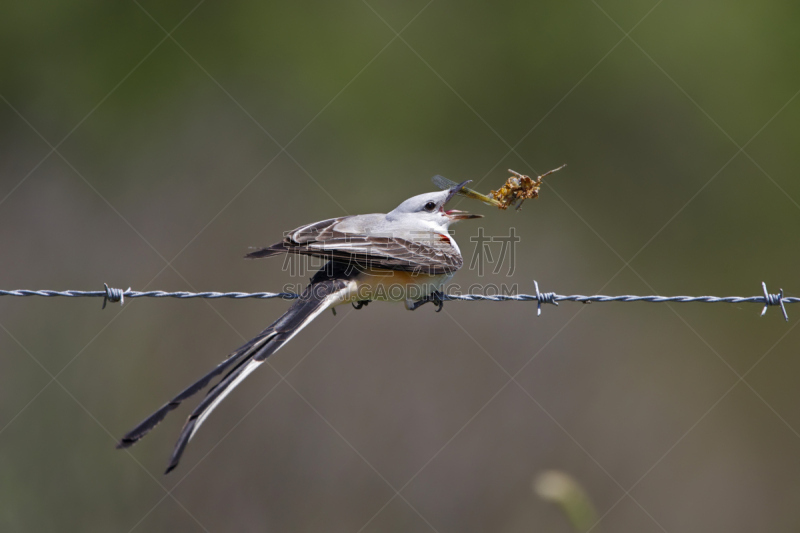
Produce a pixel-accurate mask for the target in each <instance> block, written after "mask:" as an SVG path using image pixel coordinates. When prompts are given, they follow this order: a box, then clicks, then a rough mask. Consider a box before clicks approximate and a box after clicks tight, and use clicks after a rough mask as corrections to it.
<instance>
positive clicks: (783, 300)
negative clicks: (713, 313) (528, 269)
mask: <svg viewBox="0 0 800 533" xmlns="http://www.w3.org/2000/svg"><path fill="white" fill-rule="evenodd" d="M533 284H534V287H535V288H536V294H443V295H442V296H441V299H442V300H443V301H459V300H460V301H466V302H477V301H489V302H508V301H516V302H528V301H535V302H536V308H537V309H536V313H537V315H541V314H542V304H553V305H556V306H557V305H558V302H579V303H584V304H588V303H595V302H597V303H603V302H651V303H667V302H674V303H690V302H702V303H728V304H739V303H759V304H763V305H764V309H763V310H762V311H761V316H764V314H765V313H766V312H767V309H768V308H769V307H771V306H780V308H781V312H782V313H783V318H784V319H785V320H786V321H787V322H788V321H789V315H788V314H787V313H786V307H785V304H793V303H800V298H797V297H792V296H784V295H783V289H781V290H780V292H779V293H778V294H770V293H769V291H767V284H766V283H764V282H762V283H761V288H762V289H763V291H764V293H763V295H760V296H657V295H651V296H637V295H633V294H622V295H619V296H607V295H604V294H594V295H591V296H585V295H582V294H569V295H567V294H557V293H555V292H540V291H539V283H538V282H536V281H534V282H533ZM103 286H104V287H105V289H104V290H102V291H76V290H67V291H53V290H27V289H18V290H11V291H6V290H0V296H44V297H55V296H64V297H68V298H103V309H105V307H106V304H107V303H108V302H120V304H122V303H123V302H124V301H125V298H179V299H189V298H208V299H217V298H232V299H235V300H239V299H245V298H255V299H261V300H265V299H271V298H281V299H283V300H294V299H297V298H299V297H300V295H298V294H295V293H292V292H213V291H209V292H186V291H177V292H167V291H134V290H132V289H131V288H130V287H128V288H127V289H126V290H122V289H116V288H113V287H109V286H108V285H107V284H105V283H104V284H103Z"/></svg>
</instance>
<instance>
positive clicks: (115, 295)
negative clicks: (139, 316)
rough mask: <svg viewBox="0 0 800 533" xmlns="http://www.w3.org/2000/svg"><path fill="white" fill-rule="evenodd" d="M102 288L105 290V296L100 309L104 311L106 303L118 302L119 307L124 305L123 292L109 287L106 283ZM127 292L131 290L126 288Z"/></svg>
mask: <svg viewBox="0 0 800 533" xmlns="http://www.w3.org/2000/svg"><path fill="white" fill-rule="evenodd" d="M103 286H104V287H105V288H106V295H105V297H104V298H103V307H101V309H105V308H106V304H107V303H108V302H119V305H122V304H124V303H125V291H123V290H122V289H115V288H113V287H109V286H108V283H103ZM128 290H129V291H130V290H131V288H130V287H128Z"/></svg>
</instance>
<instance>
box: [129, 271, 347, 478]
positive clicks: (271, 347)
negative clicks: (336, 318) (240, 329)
mask: <svg viewBox="0 0 800 533" xmlns="http://www.w3.org/2000/svg"><path fill="white" fill-rule="evenodd" d="M348 283H349V282H348V280H347V279H344V278H331V277H329V276H327V275H325V274H324V273H323V271H320V272H319V273H318V274H317V275H316V276H314V278H312V280H311V284H310V285H309V286H308V287H306V289H305V291H303V294H302V295H301V297H300V298H299V299H298V300H296V301H295V302H294V303H293V304H292V306H291V307H290V308H289V310H288V311H286V313H284V315H283V316H281V317H280V318H279V319H278V320H276V321H275V322H274V323H273V324H272V325H270V326H269V327H268V328H267V329H265V330H264V331H262V332H261V333H259V335H258V336H257V337H255V338H253V339H252V340H250V341H248V342H247V343H245V344H244V345H243V346H241V347H240V348H239V349H237V350H236V351H234V352H233V353H232V354H231V355H229V356H228V357H227V358H226V359H225V360H224V361H222V362H221V363H220V364H219V365H217V366H216V367H215V368H214V369H213V370H212V371H211V372H209V373H208V374H206V375H205V376H203V377H202V378H200V379H199V380H198V381H196V382H195V383H193V384H192V385H190V386H189V387H187V388H186V389H184V390H183V391H182V392H181V393H180V394H178V395H177V396H175V397H174V398H173V399H172V400H170V401H169V402H167V403H165V404H164V405H163V406H161V407H160V408H159V409H158V410H157V411H155V412H154V413H153V414H151V415H150V416H148V417H147V418H145V419H144V420H143V421H142V422H141V423H140V424H139V425H138V426H136V427H135V428H133V429H132V430H131V431H129V432H128V433H127V434H126V435H125V436H124V437H122V439H120V441H119V443H118V444H117V448H128V447H130V446H132V445H133V444H135V443H136V442H138V441H139V439H141V438H142V437H144V436H145V435H147V433H149V432H150V430H152V429H153V428H154V427H156V426H157V425H158V424H159V423H160V422H161V421H162V420H163V419H164V417H166V416H167V414H168V413H169V412H170V411H172V410H173V409H175V408H177V407H178V406H179V405H180V404H181V402H183V400H185V399H186V398H188V397H190V396H192V395H193V394H195V393H197V392H198V391H200V390H202V389H203V388H205V387H206V386H207V385H208V384H209V383H210V382H211V380H213V379H214V378H215V377H217V376H219V375H220V374H222V373H223V372H225V371H226V370H227V372H228V373H227V374H226V375H225V377H223V378H222V379H221V380H220V381H219V382H218V383H217V384H216V385H214V386H213V387H212V388H211V390H209V391H208V393H207V394H206V397H205V398H203V400H202V401H201V402H200V404H199V405H198V406H197V407H196V408H195V409H194V411H192V414H191V415H189V418H188V419H187V420H186V423H185V424H184V426H183V429H182V430H181V434H180V436H179V437H178V442H177V443H176V444H175V448H174V449H173V450H172V456H171V457H170V461H169V465H168V466H167V470H166V472H164V473H165V474H168V473H170V472H171V471H172V470H174V469H175V467H176V466H178V463H179V462H180V459H181V456H182V455H183V452H184V450H185V449H186V445H187V444H188V443H189V441H190V440H191V438H192V436H194V434H195V433H196V432H197V430H198V429H199V428H200V425H201V424H202V423H203V422H204V421H205V419H206V418H207V417H208V415H209V414H210V413H211V411H213V410H214V408H215V407H216V406H217V405H219V403H220V402H221V401H222V400H223V399H224V398H225V397H226V396H227V395H228V394H229V393H230V392H231V391H232V390H233V389H234V387H236V386H237V385H238V384H239V383H241V382H242V380H243V379H244V378H245V377H247V376H248V375H249V374H250V373H251V372H252V371H253V370H255V369H256V368H258V366H260V365H261V364H262V363H263V362H264V361H265V360H266V358H267V357H269V356H270V355H272V354H273V353H275V352H277V351H278V350H279V349H280V348H281V347H282V346H283V345H284V344H286V343H287V342H288V341H289V340H290V339H291V338H292V337H294V336H295V335H296V334H297V333H298V332H299V331H300V330H301V329H303V328H304V327H305V326H306V325H308V324H309V323H310V322H311V321H312V320H314V319H315V318H316V317H317V316H318V315H319V314H320V313H322V312H323V311H324V310H325V309H327V308H328V307H330V306H332V305H334V304H336V303H337V300H338V299H339V297H340V296H341V294H340V293H341V292H342V291H346V290H347V289H348Z"/></svg>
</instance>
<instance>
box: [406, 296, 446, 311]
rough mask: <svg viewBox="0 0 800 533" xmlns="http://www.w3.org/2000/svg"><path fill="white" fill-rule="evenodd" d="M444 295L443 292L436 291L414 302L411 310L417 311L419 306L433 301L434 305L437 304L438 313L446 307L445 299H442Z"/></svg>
mask: <svg viewBox="0 0 800 533" xmlns="http://www.w3.org/2000/svg"><path fill="white" fill-rule="evenodd" d="M442 296H443V295H442V293H441V292H439V291H435V292H433V293H431V294H429V295H428V296H426V297H425V298H423V299H422V300H417V301H416V302H414V305H413V306H412V307H411V310H412V311H416V310H417V308H418V307H420V306H422V305H425V304H426V303H428V302H433V305H435V306H436V312H437V313H438V312H439V311H441V310H442V308H443V307H444V300H443V299H442Z"/></svg>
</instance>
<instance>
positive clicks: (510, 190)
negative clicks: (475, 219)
mask: <svg viewBox="0 0 800 533" xmlns="http://www.w3.org/2000/svg"><path fill="white" fill-rule="evenodd" d="M565 166H567V165H561V166H560V167H558V168H555V169H553V170H551V171H549V172H545V173H544V174H542V175H541V176H537V177H536V178H531V177H529V176H525V175H524V174H520V173H519V172H516V171H514V170H511V169H508V171H509V172H511V174H512V175H511V177H509V178H508V179H507V180H506V182H505V183H504V184H503V186H502V187H500V188H499V189H498V190H496V191H491V192H490V193H489V194H488V195H486V194H481V193H479V192H477V191H474V190H472V189H468V188H466V187H464V188H462V189H461V190H460V191H459V193H458V194H460V195H462V196H466V197H467V198H472V199H474V200H480V201H481V202H483V203H485V204H488V205H491V206H494V207H497V208H499V209H508V208H509V207H512V206H516V208H517V209H518V210H519V209H520V208H521V207H522V202H524V201H525V200H529V199H532V198H538V196H539V189H540V188H541V186H542V178H544V177H545V176H549V175H550V174H552V173H553V172H558V171H559V170H561V169H562V168H564V167H565ZM432 181H433V183H434V185H436V186H437V187H439V188H440V189H449V188H451V187H453V186H454V185H456V182H454V181H451V180H449V179H447V178H445V177H444V176H438V175H437V176H434V177H433V178H432Z"/></svg>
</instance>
